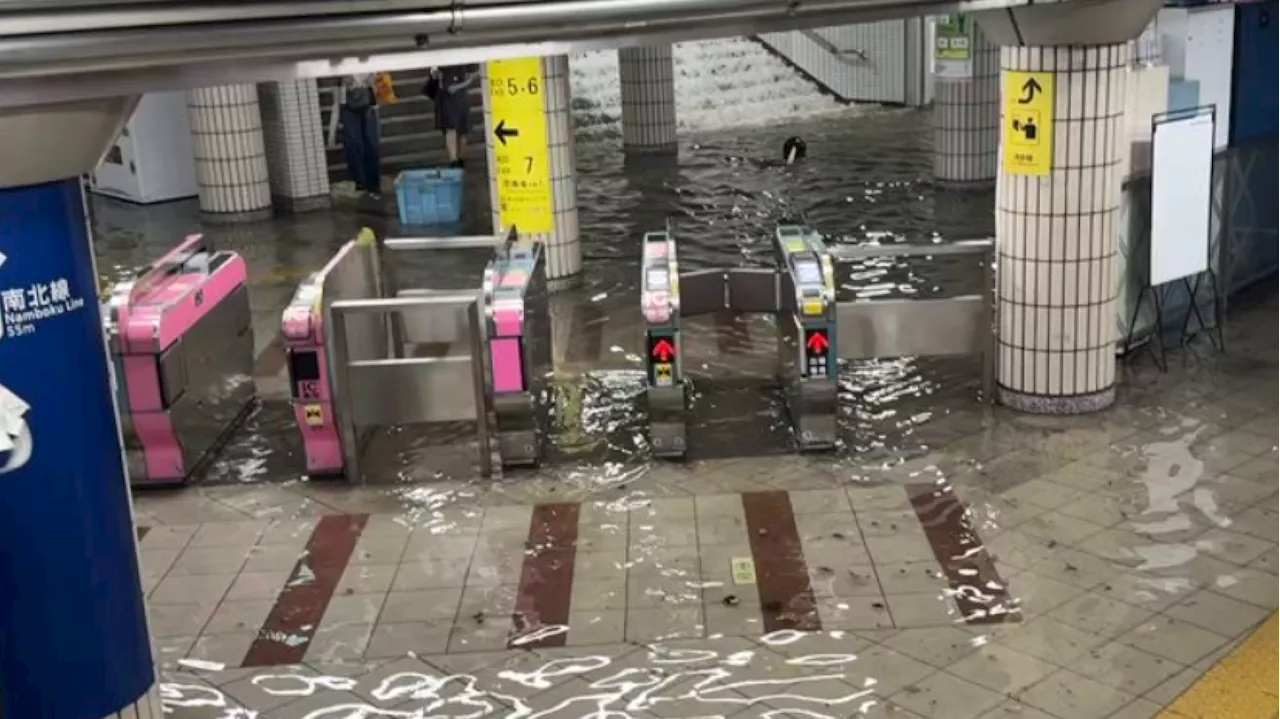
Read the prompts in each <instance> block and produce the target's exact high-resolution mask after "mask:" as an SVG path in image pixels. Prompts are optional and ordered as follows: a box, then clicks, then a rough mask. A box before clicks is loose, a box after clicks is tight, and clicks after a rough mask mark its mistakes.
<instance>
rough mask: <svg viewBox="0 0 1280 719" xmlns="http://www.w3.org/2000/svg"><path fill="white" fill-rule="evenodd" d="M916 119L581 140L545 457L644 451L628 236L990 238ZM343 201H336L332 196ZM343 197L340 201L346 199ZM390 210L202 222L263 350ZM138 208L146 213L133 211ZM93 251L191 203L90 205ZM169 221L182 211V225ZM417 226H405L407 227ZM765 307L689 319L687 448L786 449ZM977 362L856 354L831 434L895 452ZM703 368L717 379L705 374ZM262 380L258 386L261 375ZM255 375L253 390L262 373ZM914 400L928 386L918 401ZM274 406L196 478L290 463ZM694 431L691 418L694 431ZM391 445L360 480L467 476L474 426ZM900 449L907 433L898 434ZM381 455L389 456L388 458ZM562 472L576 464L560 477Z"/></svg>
mask: <svg viewBox="0 0 1280 719" xmlns="http://www.w3.org/2000/svg"><path fill="white" fill-rule="evenodd" d="M928 127H929V126H928V116H927V114H923V113H920V112H913V111H883V112H877V113H874V114H867V111H866V110H862V109H860V108H853V109H851V110H850V111H849V112H848V114H847V116H843V117H836V118H826V119H819V120H806V121H802V122H796V123H788V124H779V125H774V126H771V127H768V128H757V129H747V130H737V131H733V130H718V131H715V132H714V133H708V134H704V135H695V136H690V137H688V138H686V139H685V140H684V142H683V144H682V146H681V148H680V153H679V156H678V158H676V157H640V158H630V159H628V158H627V157H626V156H625V155H624V154H623V153H622V152H620V151H619V147H618V146H617V144H616V143H615V142H610V141H607V140H606V141H603V142H595V143H591V144H583V145H582V146H580V148H579V183H578V187H579V190H578V206H579V222H580V224H581V228H582V238H583V240H582V241H583V253H584V271H583V273H582V278H581V283H580V284H579V286H577V287H575V288H573V289H571V290H569V291H567V292H563V293H559V294H557V295H556V297H555V298H554V299H553V302H552V315H553V320H552V324H553V335H554V336H553V340H552V342H553V345H554V346H555V350H554V353H555V359H556V373H557V379H556V382H555V385H556V391H557V392H558V393H559V394H560V395H561V396H563V395H565V394H570V395H572V396H573V397H575V398H580V401H576V400H575V401H574V402H573V403H572V405H573V408H574V410H575V412H576V411H578V410H579V409H580V410H581V415H580V417H575V418H572V419H571V421H569V422H568V425H569V426H567V427H566V426H565V424H566V423H565V422H564V421H560V422H557V424H558V425H559V426H560V427H561V428H562V430H563V431H561V432H560V433H559V436H558V437H556V438H555V441H554V443H555V445H556V447H557V448H563V449H564V450H565V451H563V452H558V451H557V450H554V449H553V459H554V458H556V456H557V455H563V456H564V457H565V458H566V459H567V458H569V457H572V458H573V462H577V463H580V462H581V461H583V460H584V459H587V458H590V459H593V460H595V461H596V462H599V463H601V464H602V465H605V466H608V467H610V468H612V469H611V471H610V472H609V473H608V476H606V477H604V478H603V481H606V482H614V481H615V480H616V477H615V476H614V475H615V474H616V473H617V472H620V471H623V470H622V469H621V468H622V467H627V466H632V465H636V466H639V465H643V464H644V463H645V462H647V461H648V458H649V455H648V448H647V446H646V439H645V437H644V432H643V417H642V415H641V413H640V412H639V411H638V407H637V401H638V397H639V394H640V392H641V388H642V376H641V372H642V370H643V364H642V361H641V355H640V349H641V340H642V336H641V330H640V328H639V326H638V325H637V324H636V322H637V321H638V317H639V313H638V289H637V283H638V279H639V269H638V262H639V250H640V238H641V236H642V235H643V234H644V233H645V232H647V231H651V230H654V229H661V228H664V227H668V226H669V227H670V228H671V229H672V231H673V232H674V234H675V237H676V238H677V242H678V250H677V252H678V256H679V258H680V263H681V267H682V269H700V268H709V267H719V266H726V267H727V266H757V267H767V266H772V265H773V263H774V261H773V251H772V236H773V232H774V229H775V228H776V227H777V225H778V224H781V223H803V224H808V225H809V226H811V227H813V228H814V229H816V230H818V231H819V232H821V233H823V234H824V235H825V236H826V237H827V240H828V242H829V243H833V244H835V243H853V244H857V243H863V242H874V243H880V244H889V243H899V242H905V243H938V242H945V241H951V240H957V239H970V238H978V237H988V236H990V235H991V233H992V227H991V212H990V208H991V206H992V201H993V197H992V194H991V193H990V192H986V193H962V192H953V191H947V190H945V189H944V188H940V187H938V186H936V185H935V183H934V182H933V181H932V179H931V178H930V176H929V174H930V167H931V164H930V163H931V156H930V154H929V153H930V149H929V138H928ZM793 135H795V136H800V137H803V138H805V140H806V142H807V143H808V146H809V157H808V159H807V160H805V161H803V162H801V163H798V164H796V165H793V166H785V165H784V164H783V163H782V161H781V159H782V158H781V148H782V143H783V141H784V140H785V139H786V138H787V137H790V136H793ZM471 180H472V182H471V184H470V186H469V188H468V192H469V194H470V200H471V201H470V202H469V203H468V204H469V206H470V211H469V212H468V215H467V217H466V218H465V224H464V226H462V227H458V228H452V229H453V231H455V232H464V233H473V232H474V233H487V232H489V231H490V226H489V222H488V220H489V217H488V213H487V212H486V211H485V208H486V202H487V197H486V195H487V188H486V187H485V186H484V183H483V178H478V177H475V176H474V174H473V176H472V178H471ZM344 210H345V211H344ZM351 210H354V211H351ZM392 213H394V209H393V208H390V207H385V206H384V207H378V206H368V205H357V206H355V207H354V208H349V207H348V206H347V205H346V204H345V203H344V204H342V205H340V209H339V210H335V211H334V212H330V213H321V214H319V215H304V216H300V217H296V218H278V219H277V220H275V221H273V222H271V223H268V224H262V225H254V226H246V227H217V226H210V227H208V228H205V231H206V233H207V234H208V235H210V236H211V237H213V238H214V240H215V242H217V243H218V246H219V247H224V248H230V249H235V250H237V251H239V252H241V254H242V255H244V256H245V257H246V259H247V261H248V263H249V265H250V280H251V284H252V290H253V293H252V298H251V301H252V304H253V307H254V310H255V317H254V324H255V330H256V334H257V340H258V347H259V351H262V350H263V349H264V348H265V347H266V345H267V344H268V343H269V342H271V341H272V340H273V339H274V338H275V335H276V333H277V332H278V319H279V311H280V309H281V308H282V307H283V305H284V304H285V303H286V302H287V300H288V298H289V295H291V293H292V291H293V289H294V287H295V283H296V282H297V281H298V280H299V279H301V277H302V276H304V275H305V273H306V272H308V271H311V270H313V269H316V268H318V267H319V266H320V265H322V264H323V263H324V262H325V260H327V259H328V257H329V256H330V255H331V253H332V252H334V251H336V249H337V247H338V246H340V245H341V243H342V242H345V241H346V240H347V239H349V238H350V237H351V236H352V235H353V234H354V232H355V231H356V229H357V228H358V227H360V226H363V225H368V226H371V227H373V228H374V230H375V231H376V232H378V234H380V235H382V236H398V235H403V234H404V233H403V232H402V231H401V230H400V229H399V228H398V227H397V223H396V220H395V218H394V216H393V214H392ZM144 217H145V221H144V222H139V220H140V219H143V218H144ZM96 220H97V227H98V231H99V240H98V245H97V247H98V252H99V264H100V268H101V270H102V271H103V273H104V274H106V275H108V276H111V275H112V274H113V273H114V276H121V275H122V274H127V273H128V271H130V269H131V268H132V267H134V266H137V265H138V264H140V263H142V262H144V261H146V259H147V258H148V257H149V256H157V255H158V254H160V252H162V250H163V248H164V246H165V245H166V244H168V243H171V242H172V240H173V238H176V237H179V236H180V235H181V234H182V233H184V232H187V231H195V230H196V229H197V228H196V227H195V225H194V222H195V218H193V217H192V216H191V213H190V210H189V208H188V207H181V206H163V207H160V208H154V209H142V208H132V207H122V206H121V205H120V204H119V203H115V202H99V203H97V212H96ZM184 225H187V226H190V227H191V229H190V230H188V229H187V228H186V227H185V226H184ZM415 234H417V232H415ZM486 261H487V257H486V256H485V255H484V253H482V252H475V251H454V252H434V253H431V254H430V255H427V254H425V253H424V254H423V255H422V256H420V257H413V256H410V257H406V258H404V259H403V260H401V259H400V258H397V267H398V268H399V274H398V279H399V280H400V281H401V282H402V284H404V285H407V286H419V285H420V286H424V287H430V288H433V289H459V288H463V287H469V286H476V285H477V284H478V282H479V275H480V272H481V271H482V269H483V266H484V263H485V262H486ZM838 272H839V275H838V280H839V288H840V290H839V293H840V298H841V299H853V298H859V299H862V298H868V297H932V296H945V295H950V294H972V293H974V292H976V291H977V290H978V289H979V287H980V283H979V280H980V277H981V274H980V271H979V265H978V264H977V262H976V261H975V260H973V259H967V260H966V259H949V258H948V259H946V260H945V261H944V260H942V259H938V260H933V259H917V260H912V261H908V260H905V259H903V260H899V259H893V258H887V259H877V260H871V261H867V262H860V263H846V264H843V265H841V266H840V267H839V268H838ZM772 322H773V320H772V318H768V317H762V316H757V317H732V316H727V315H726V316H718V317H712V318H698V319H696V320H694V321H691V322H688V323H686V328H687V330H686V335H685V337H686V346H687V347H688V348H689V349H688V350H687V351H686V354H685V366H686V371H687V373H688V374H689V376H690V377H692V379H693V386H694V391H693V395H692V399H693V409H694V411H693V415H692V421H693V427H694V429H696V430H697V431H699V432H700V433H701V434H700V435H699V436H700V438H701V440H700V441H699V442H698V449H697V450H696V451H695V452H694V455H693V457H694V458H695V459H701V458H712V457H733V456H751V455H754V454H759V453H768V454H785V453H787V452H790V451H791V441H790V437H789V431H790V430H789V425H788V423H787V421H786V420H785V418H784V417H783V410H782V399H781V395H780V393H779V391H778V389H777V387H776V386H775V385H776V383H775V382H774V380H773V376H774V372H775V370H774V366H775V357H776V350H775V344H774V340H773V338H772V336H771V332H772V329H771V327H772ZM977 368H978V364H977V361H976V360H970V359H958V360H943V361H937V360H927V359H926V360H918V359H915V358H905V359H901V360H881V361H875V362H864V363H857V364H856V366H855V365H851V366H850V367H848V368H847V369H846V370H845V371H844V372H843V373H842V375H841V388H842V394H843V397H842V399H843V402H842V411H843V412H844V416H843V418H842V427H843V434H844V444H845V447H846V449H856V450H858V452H859V453H860V455H861V456H864V457H865V455H866V452H867V451H868V450H869V449H875V450H876V451H881V450H882V449H883V447H882V445H884V444H886V442H887V443H888V444H890V445H894V446H890V447H889V450H893V451H896V450H901V449H904V447H899V446H896V445H897V444H898V443H899V442H898V439H896V438H886V437H884V436H882V434H881V430H880V429H879V428H878V425H879V424H883V423H884V420H889V422H888V424H890V425H892V427H893V428H894V430H895V432H897V433H899V434H908V435H909V434H911V432H912V428H913V427H914V426H915V424H917V423H918V422H919V421H921V420H925V419H929V418H931V417H932V414H933V413H932V412H931V411H928V410H927V409H924V408H923V407H922V408H921V409H920V410H918V411H917V410H912V411H911V412H910V415H909V418H906V419H903V418H900V417H899V415H900V414H901V412H902V411H903V410H902V409H901V408H899V409H886V408H887V407H890V406H894V405H896V404H901V403H900V402H899V400H905V401H908V402H921V403H922V404H923V405H927V404H928V402H927V400H926V399H925V398H928V397H930V396H934V395H937V394H939V393H943V394H953V395H957V396H958V395H969V394H972V392H973V391H974V390H975V386H976V381H977V377H978V375H977ZM712 377H719V378H722V379H723V381H718V380H717V381H715V382H712V381H710V378H712ZM259 384H262V381H261V378H259ZM260 389H261V387H260ZM922 401H923V402H922ZM292 422H293V420H292V417H291V416H290V415H289V414H288V412H287V409H286V408H285V407H284V405H283V403H282V402H279V401H267V402H264V405H263V407H262V408H261V409H260V410H259V411H258V412H257V413H255V414H254V415H253V416H252V417H251V418H250V420H249V422H248V426H247V430H246V431H244V432H242V433H239V434H238V435H237V437H235V438H234V440H233V441H232V443H231V446H230V447H229V448H228V450H227V452H226V453H225V454H224V457H223V461H214V462H213V463H212V464H211V466H210V471H208V472H206V473H204V475H203V476H202V477H201V480H200V481H202V482H206V483H220V482H243V481H260V480H267V481H271V480H276V481H279V480H280V479H287V480H292V479H296V478H297V474H296V471H294V470H293V469H292V466H296V460H297V456H298V455H297V452H298V447H297V442H296V438H295V434H296V432H294V431H293V426H292ZM691 431H694V430H691ZM391 434H392V435H394V436H393V437H391V438H390V439H391V440H392V441H391V443H390V446H388V447H386V448H381V449H379V451H376V452H374V454H375V455H376V458H375V459H374V460H373V461H372V462H370V463H369V466H368V476H367V477H366V479H367V480H368V481H370V482H374V483H385V482H400V481H418V480H421V479H425V478H428V477H436V478H439V477H441V476H453V477H462V476H470V475H471V474H472V473H473V471H474V468H473V459H472V455H473V453H474V452H473V450H472V447H471V445H470V444H468V442H469V441H470V439H471V438H472V437H473V436H474V430H473V429H471V428H468V427H465V426H464V427H458V426H448V427H432V428H416V429H414V430H412V431H409V432H407V433H406V432H400V431H396V432H393V433H391ZM906 444H907V445H915V444H916V442H915V440H908V441H907V442H906ZM389 458H390V459H389ZM576 473H577V472H576V471H575V474H576Z"/></svg>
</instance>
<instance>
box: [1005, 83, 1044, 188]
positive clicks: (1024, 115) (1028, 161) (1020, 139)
mask: <svg viewBox="0 0 1280 719" xmlns="http://www.w3.org/2000/svg"><path fill="white" fill-rule="evenodd" d="M1053 109H1054V84H1053V73H1050V72H1021V71H1009V72H1006V73H1005V75H1004V111H1003V112H1002V113H1001V122H1002V123H1003V130H1002V131H1001V145H1002V149H1001V154H1002V155H1003V157H1004V170H1005V172H1007V173H1009V174H1011V175H1038V176H1044V175H1048V174H1049V172H1050V171H1051V170H1052V169H1053Z"/></svg>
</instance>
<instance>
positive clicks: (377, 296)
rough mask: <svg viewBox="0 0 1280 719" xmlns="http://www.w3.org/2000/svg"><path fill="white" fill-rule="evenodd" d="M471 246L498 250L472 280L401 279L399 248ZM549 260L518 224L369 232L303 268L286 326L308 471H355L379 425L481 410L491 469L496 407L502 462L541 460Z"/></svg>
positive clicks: (464, 416)
mask: <svg viewBox="0 0 1280 719" xmlns="http://www.w3.org/2000/svg"><path fill="white" fill-rule="evenodd" d="M473 248H480V249H486V248H491V249H493V250H494V252H495V254H494V257H493V258H492V259H491V260H490V261H489V263H488V265H487V266H486V268H485V270H484V273H483V279H482V282H481V284H480V286H479V287H477V288H476V289H474V290H462V291H450V290H431V289H424V288H417V287H400V286H398V284H397V282H396V278H397V275H398V274H399V273H398V272H397V271H396V267H397V265H398V264H399V262H398V261H399V260H400V259H402V253H406V252H422V251H431V250H443V249H473ZM398 255H400V256H398ZM541 264H542V248H541V245H539V244H537V243H533V242H520V241H518V240H517V239H516V235H515V233H514V232H512V233H511V234H510V235H507V236H501V235H499V236H493V237H488V236H485V237H448V238H423V239H416V238H412V239H389V240H386V241H385V242H383V243H382V244H381V245H379V243H378V242H377V241H376V240H375V238H374V236H373V233H372V232H371V231H369V230H364V231H362V232H361V234H360V236H359V237H358V238H357V239H356V240H353V241H351V242H349V243H347V244H346V245H345V246H343V248H342V249H340V250H339V251H338V253H337V255H335V256H334V258H333V259H332V260H330V262H329V263H328V264H327V265H326V266H325V267H324V268H323V269H321V270H320V271H319V272H316V273H314V274H313V275H311V276H310V277H308V278H307V279H305V280H304V281H303V282H302V283H301V284H300V285H299V287H298V290H297V292H296V293H295V295H294V298H293V301H292V302H291V303H290V305H289V307H287V308H286V309H285V311H284V315H283V331H284V336H285V339H286V341H287V343H288V345H289V380H290V386H291V388H292V396H293V405H294V415H295V418H296V420H297V423H298V427H299V430H300V432H301V433H302V437H303V444H304V447H305V450H306V452H305V453H306V457H307V471H308V472H309V473H311V474H345V475H346V476H347V477H348V478H349V479H352V480H358V479H359V478H360V477H361V469H360V461H361V453H362V451H363V449H364V447H365V445H366V444H367V441H368V439H369V438H370V436H371V434H372V431H373V430H374V429H376V428H377V427H385V426H399V425H407V424H421V423H436V422H450V421H475V422H476V435H477V440H478V444H479V453H480V457H479V461H480V469H481V473H482V474H483V475H484V476H489V475H490V474H491V472H492V467H491V461H492V460H491V439H492V437H491V435H492V429H491V427H490V410H491V409H492V411H493V413H494V415H495V419H496V429H497V439H498V449H499V453H500V456H501V459H502V462H503V464H504V465H531V464H536V463H537V462H538V460H539V458H540V457H541V453H542V445H543V437H544V436H545V432H544V430H543V427H542V424H541V418H542V417H543V416H544V413H543V412H542V411H540V410H541V406H540V405H541V402H542V398H543V397H545V393H544V392H542V391H541V390H542V386H543V385H542V383H543V381H544V380H545V378H546V376H547V375H548V372H547V371H546V370H549V367H550V361H551V358H550V340H549V334H548V333H547V332H548V328H549V322H548V320H547V317H546V310H547V304H546V292H545V289H544V287H543V279H542V278H543V272H542V267H541Z"/></svg>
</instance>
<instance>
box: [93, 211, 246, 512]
mask: <svg viewBox="0 0 1280 719" xmlns="http://www.w3.org/2000/svg"><path fill="white" fill-rule="evenodd" d="M247 279H248V275H247V271H246V267H245V262H244V259H243V258H241V257H240V256H239V255H238V254H236V253H235V252H229V251H216V250H214V249H213V248H212V246H211V245H210V244H209V242H208V241H207V240H205V239H204V238H203V237H202V236H201V235H191V236H189V237H187V239H186V240H184V241H183V242H182V244H180V245H178V247H176V248H174V249H173V250H172V251H170V252H169V253H168V254H166V255H165V256H163V257H161V258H160V259H159V260H157V261H156V262H155V263H153V264H152V265H151V266H150V267H149V268H147V269H146V270H144V271H142V272H141V273H140V274H139V275H138V276H137V277H136V278H135V279H133V280H131V281H127V282H121V283H118V284H116V285H115V286H114V287H112V288H111V289H110V291H109V294H108V298H107V300H106V306H105V307H104V312H103V323H104V325H105V327H106V333H107V341H108V345H109V347H110V353H111V361H112V364H113V366H114V371H115V377H116V402H117V406H118V408H119V412H120V424H121V427H122V429H123V435H124V444H125V450H126V456H127V458H128V465H129V466H128V469H129V480H130V482H131V484H133V485H134V486H135V487H136V486H142V485H157V484H178V483H182V482H185V481H187V480H188V479H189V478H190V477H191V476H192V474H193V473H194V472H195V470H196V469H197V468H198V467H199V465H200V464H201V462H202V461H203V460H204V459H205V458H207V457H208V456H209V455H210V453H211V452H212V451H214V450H216V449H217V447H219V446H220V445H221V444H222V443H223V442H224V441H225V439H226V437H227V435H228V434H229V433H230V432H231V431H232V430H233V429H235V427H237V426H238V425H239V423H240V421H241V419H243V417H244V416H245V414H247V413H248V411H249V409H250V408H251V407H252V405H253V400H254V396H255V388H254V384H253V360H254V352H253V329H252V325H251V315H250V312H249V292H248V288H247V286H246V282H247Z"/></svg>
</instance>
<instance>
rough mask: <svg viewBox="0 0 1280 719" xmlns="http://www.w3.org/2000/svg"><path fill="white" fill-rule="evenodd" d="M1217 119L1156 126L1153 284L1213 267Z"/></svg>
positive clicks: (1193, 118) (1201, 117)
mask: <svg viewBox="0 0 1280 719" xmlns="http://www.w3.org/2000/svg"><path fill="white" fill-rule="evenodd" d="M1213 125H1214V123H1213V116H1212V115H1209V114H1207V113H1206V114H1203V115H1193V116H1189V117H1183V118H1178V119H1176V120H1166V121H1164V122H1160V123H1157V124H1156V126H1155V135H1154V137H1153V138H1152V142H1151V285H1152V286H1153V287H1154V286H1156V285H1161V284H1164V283H1166V282H1172V281H1173V280H1177V279H1181V278H1183V277H1189V276H1191V275H1195V274H1199V273H1201V272H1204V271H1205V270H1207V269H1209V193H1210V191H1211V190H1210V188H1211V183H1212V176H1213V129H1214V128H1213Z"/></svg>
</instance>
